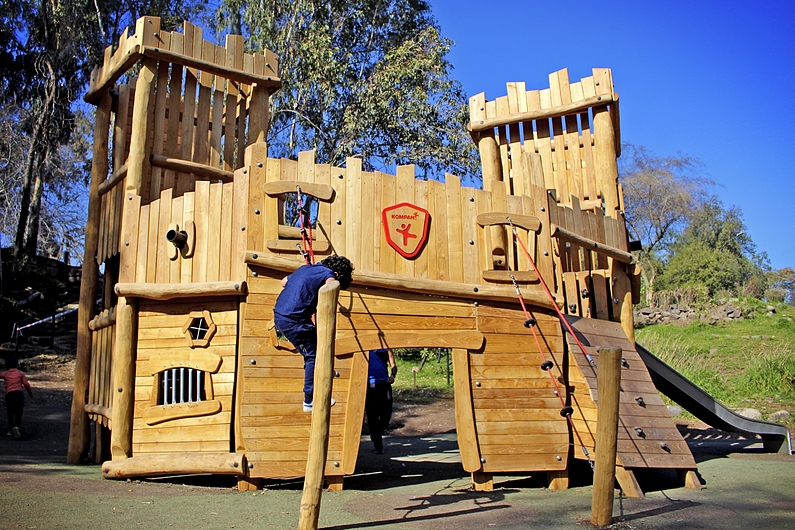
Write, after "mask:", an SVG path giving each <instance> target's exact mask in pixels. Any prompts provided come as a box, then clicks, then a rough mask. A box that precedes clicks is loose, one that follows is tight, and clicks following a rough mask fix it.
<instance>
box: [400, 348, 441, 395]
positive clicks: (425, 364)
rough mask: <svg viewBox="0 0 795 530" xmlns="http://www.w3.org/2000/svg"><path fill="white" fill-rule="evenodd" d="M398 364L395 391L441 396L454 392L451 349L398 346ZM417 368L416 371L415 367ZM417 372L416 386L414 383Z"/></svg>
mask: <svg viewBox="0 0 795 530" xmlns="http://www.w3.org/2000/svg"><path fill="white" fill-rule="evenodd" d="M394 353H395V362H396V363H397V365H398V376H397V377H396V378H395V384H394V385H393V386H394V388H395V391H396V392H397V391H400V392H403V393H404V394H416V393H417V392H416V391H419V393H420V394H421V395H427V396H440V395H449V394H450V393H451V392H452V382H453V379H452V377H453V367H452V366H449V377H450V384H449V385H448V364H447V361H448V359H449V357H448V355H449V353H450V352H449V350H447V349H444V348H397V349H395V350H394ZM415 368H416V369H417V370H416V372H415V371H414V369H415ZM415 373H416V387H415V385H414V380H415V375H414V374H415Z"/></svg>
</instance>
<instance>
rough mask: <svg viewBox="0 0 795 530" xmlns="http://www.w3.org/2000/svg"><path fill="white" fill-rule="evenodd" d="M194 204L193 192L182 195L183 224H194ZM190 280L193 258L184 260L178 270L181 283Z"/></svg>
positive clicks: (194, 194)
mask: <svg viewBox="0 0 795 530" xmlns="http://www.w3.org/2000/svg"><path fill="white" fill-rule="evenodd" d="M195 203H196V193H195V192H189V193H186V194H184V195H183V199H182V222H183V223H187V222H188V221H190V222H193V223H195ZM194 246H195V245H194ZM194 256H195V251H194ZM192 279H193V258H191V259H188V260H184V261H183V262H182V265H181V268H180V281H181V283H191V281H192Z"/></svg>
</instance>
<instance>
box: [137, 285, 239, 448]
mask: <svg viewBox="0 0 795 530" xmlns="http://www.w3.org/2000/svg"><path fill="white" fill-rule="evenodd" d="M238 305H239V302H238V301H237V300H225V301H224V300H218V299H212V298H210V299H190V300H178V301H173V302H155V301H148V300H141V301H140V310H139V312H138V357H137V361H138V363H137V365H138V366H141V363H143V362H145V361H148V360H149V358H150V356H151V355H154V354H157V355H163V354H166V355H168V354H171V355H173V358H174V359H175V361H177V362H178V361H179V359H181V358H183V357H184V356H185V355H188V354H190V352H191V351H192V350H191V349H190V348H189V347H188V346H187V339H186V338H185V334H184V333H183V331H182V327H183V325H184V324H185V323H186V322H187V321H188V320H189V316H188V315H189V313H190V312H191V311H203V310H208V311H210V313H211V316H212V320H213V322H214V323H215V325H216V326H217V330H216V333H215V335H214V336H213V337H212V339H211V341H210V344H209V345H208V346H207V348H202V349H201V350H202V351H204V352H208V353H213V354H216V355H219V356H220V357H221V359H222V362H221V367H220V369H219V370H218V372H217V373H214V374H212V376H211V377H212V390H213V396H214V399H215V400H217V401H219V402H220V403H221V411H220V412H218V413H216V414H213V415H209V416H198V417H194V418H178V419H173V420H170V421H166V422H162V423H158V424H155V425H147V423H146V422H145V421H144V419H143V417H142V415H143V413H142V410H143V409H144V408H146V407H149V406H151V405H152V385H153V383H154V381H155V376H152V375H150V374H147V373H141V372H140V370H139V371H137V372H136V377H135V412H134V419H133V454H134V455H144V454H153V453H182V452H191V453H197V452H216V453H217V452H230V451H234V449H233V448H231V443H232V397H233V393H234V386H235V370H236V362H237V356H236V352H237V321H238Z"/></svg>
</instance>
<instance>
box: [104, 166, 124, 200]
mask: <svg viewBox="0 0 795 530" xmlns="http://www.w3.org/2000/svg"><path fill="white" fill-rule="evenodd" d="M126 176H127V162H125V163H124V165H123V166H121V167H120V168H119V169H117V170H116V171H114V172H113V173H112V174H111V176H110V178H108V180H106V181H105V182H103V183H102V184H100V185H99V187H97V193H98V194H99V195H100V196H101V195H105V194H106V193H107V192H109V191H110V190H112V189H113V188H114V187H115V186H116V184H118V183H119V182H121V181H122V180H124V177H126Z"/></svg>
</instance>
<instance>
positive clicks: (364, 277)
mask: <svg viewBox="0 0 795 530" xmlns="http://www.w3.org/2000/svg"><path fill="white" fill-rule="evenodd" d="M245 261H246V264H248V265H257V266H260V267H266V268H269V269H275V270H278V271H282V272H293V271H294V270H295V269H297V268H298V267H300V266H301V265H303V264H304V261H303V260H295V259H288V258H283V257H281V256H276V255H274V254H268V253H263V252H257V251H254V250H247V251H246V259H245ZM353 285H355V286H363V287H376V288H380V289H390V290H392V291H402V292H411V293H422V294H430V295H436V296H447V297H450V298H463V299H466V300H493V301H497V302H514V301H516V290H515V289H513V288H508V287H498V286H493V285H474V284H468V283H453V282H446V281H442V280H428V279H425V278H406V277H405V276H400V275H398V274H388V273H385V272H374V271H355V272H354V273H353ZM553 296H554V295H553ZM522 298H524V300H525V301H527V302H529V303H531V304H534V305H537V306H540V307H545V308H548V309H552V308H553V307H554V306H553V303H556V304H558V305H559V307H560V302H559V301H558V300H557V298H556V299H555V301H554V302H553V301H552V300H550V299H549V297H548V296H547V295H546V293H544V292H543V291H541V290H530V289H528V288H525V289H524V290H523V291H522Z"/></svg>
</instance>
